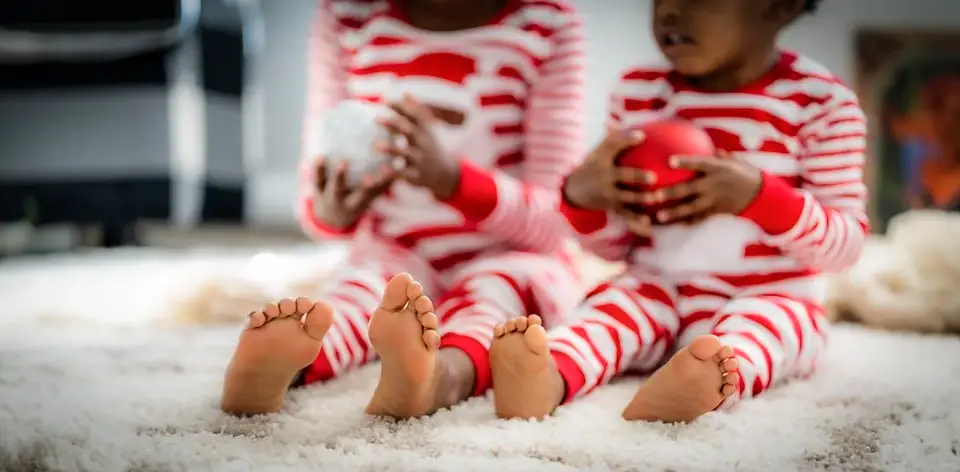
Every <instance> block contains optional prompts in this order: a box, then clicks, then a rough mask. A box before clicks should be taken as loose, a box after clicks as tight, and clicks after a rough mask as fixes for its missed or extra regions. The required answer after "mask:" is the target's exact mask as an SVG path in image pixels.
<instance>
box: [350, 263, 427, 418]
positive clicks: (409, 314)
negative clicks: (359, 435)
mask: <svg viewBox="0 0 960 472" xmlns="http://www.w3.org/2000/svg"><path fill="white" fill-rule="evenodd" d="M438 325H439V322H438V320H437V315H435V314H434V313H433V302H431V301H430V299H429V298H427V297H426V296H425V295H424V294H423V286H422V285H420V284H419V283H417V282H415V281H414V280H413V278H412V277H411V276H410V274H406V273H403V274H398V275H396V276H394V277H393V278H392V279H390V282H388V283H387V288H386V290H384V294H383V301H381V302H380V308H378V309H377V311H376V312H375V313H374V314H373V317H372V318H370V343H371V344H372V345H373V347H374V349H376V351H377V354H378V355H379V356H380V383H379V384H377V389H376V390H375V391H374V393H373V398H371V399H370V404H369V405H368V406H367V413H368V414H371V415H379V416H391V417H395V418H413V417H418V416H423V415H426V414H429V413H433V411H435V410H437V409H439V406H438V405H437V403H438V399H437V392H438V388H439V387H440V385H439V384H440V378H441V376H440V375H439V373H438V372H439V371H438V369H437V348H438V347H439V346H440V334H439V333H437V327H438Z"/></svg>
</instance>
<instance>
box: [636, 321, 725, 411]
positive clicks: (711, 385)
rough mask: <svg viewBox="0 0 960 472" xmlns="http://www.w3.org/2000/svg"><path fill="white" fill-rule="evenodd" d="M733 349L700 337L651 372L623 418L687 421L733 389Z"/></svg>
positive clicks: (714, 340)
mask: <svg viewBox="0 0 960 472" xmlns="http://www.w3.org/2000/svg"><path fill="white" fill-rule="evenodd" d="M736 370H737V360H736V359H734V358H733V349H731V348H730V347H729V346H724V345H723V344H721V343H720V339H719V338H717V337H716V336H713V335H706V336H700V337H698V338H696V339H694V340H693V342H692V343H690V345H689V346H687V347H685V348H683V349H681V350H680V351H678V352H677V353H676V354H674V355H673V357H671V358H670V360H669V361H667V363H666V365H664V366H663V367H661V368H660V369H659V370H657V371H656V372H654V373H653V375H652V376H651V377H650V378H649V379H647V381H646V382H644V383H643V385H641V386H640V390H638V391H637V394H636V395H635V396H634V397H633V400H631V401H630V404H629V405H627V407H626V408H625V409H624V410H623V418H624V419H626V420H641V421H664V422H668V423H675V422H690V421H693V420H695V419H697V418H699V417H700V416H702V415H703V414H705V413H708V412H710V411H712V410H714V409H715V408H716V407H717V406H719V405H720V403H721V402H722V401H723V400H724V399H725V398H727V397H729V396H730V395H732V394H733V392H735V391H736V388H737V383H739V381H740V374H738V373H737V372H736Z"/></svg>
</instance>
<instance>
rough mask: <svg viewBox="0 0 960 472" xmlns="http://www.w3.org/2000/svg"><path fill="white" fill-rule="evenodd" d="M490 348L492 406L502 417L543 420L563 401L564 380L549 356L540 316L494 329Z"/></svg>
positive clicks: (524, 317) (511, 322) (521, 318)
mask: <svg viewBox="0 0 960 472" xmlns="http://www.w3.org/2000/svg"><path fill="white" fill-rule="evenodd" d="M493 335H494V339H493V345H492V346H491V347H490V367H491V370H492V374H493V405H494V409H495V411H496V413H497V416H498V417H500V418H523V419H529V418H536V419H541V418H543V417H545V416H547V415H549V414H550V413H553V410H556V409H557V407H558V406H560V403H561V402H562V401H563V394H564V391H565V387H564V383H563V378H562V377H560V372H559V371H558V370H557V366H556V365H555V364H554V363H553V358H552V357H550V350H549V349H548V348H547V333H546V331H544V329H543V326H542V324H541V320H540V317H539V316H537V315H530V316H523V317H520V318H514V319H512V320H510V321H508V322H507V323H505V324H502V325H499V326H497V327H496V328H494V331H493Z"/></svg>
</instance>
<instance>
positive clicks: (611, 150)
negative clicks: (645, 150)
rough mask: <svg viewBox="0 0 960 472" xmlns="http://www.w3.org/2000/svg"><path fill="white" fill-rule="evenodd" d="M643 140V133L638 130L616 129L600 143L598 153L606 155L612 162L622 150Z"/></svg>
mask: <svg viewBox="0 0 960 472" xmlns="http://www.w3.org/2000/svg"><path fill="white" fill-rule="evenodd" d="M641 142H643V133H642V132H640V131H616V132H613V133H610V134H608V135H607V137H606V138H605V139H604V140H603V142H602V143H600V148H599V151H600V155H601V156H604V157H607V158H608V159H609V161H610V162H611V163H612V162H613V160H614V159H615V158H616V157H617V156H619V155H620V154H621V153H622V152H623V151H626V150H627V149H629V148H631V147H633V146H636V145H638V144H640V143H641Z"/></svg>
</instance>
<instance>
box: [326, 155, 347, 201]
mask: <svg viewBox="0 0 960 472" xmlns="http://www.w3.org/2000/svg"><path fill="white" fill-rule="evenodd" d="M327 192H328V195H329V196H330V197H331V198H333V199H334V201H343V200H344V198H346V196H347V194H349V193H350V190H349V188H348V186H347V163H346V162H342V161H341V162H338V163H337V167H336V170H335V171H334V175H333V180H332V181H331V182H330V185H328V186H327Z"/></svg>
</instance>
